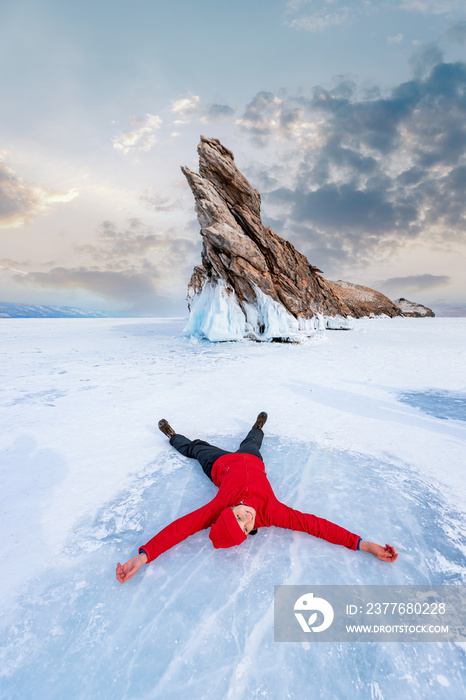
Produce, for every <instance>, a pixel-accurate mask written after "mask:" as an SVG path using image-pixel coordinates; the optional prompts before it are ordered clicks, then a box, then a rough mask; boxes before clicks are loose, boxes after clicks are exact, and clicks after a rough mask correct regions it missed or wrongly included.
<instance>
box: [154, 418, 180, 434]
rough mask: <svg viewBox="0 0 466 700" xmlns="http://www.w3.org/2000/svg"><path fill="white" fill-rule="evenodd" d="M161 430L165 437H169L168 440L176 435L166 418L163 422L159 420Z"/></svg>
mask: <svg viewBox="0 0 466 700" xmlns="http://www.w3.org/2000/svg"><path fill="white" fill-rule="evenodd" d="M158 425H159V430H161V431H162V433H163V434H164V435H166V436H167V438H168V439H170V438H172V437H173V436H174V435H176V433H175V431H174V430H173V428H172V427H171V425H170V423H169V422H168V421H167V420H165V418H162V420H159V423H158Z"/></svg>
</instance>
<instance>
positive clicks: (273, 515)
mask: <svg viewBox="0 0 466 700" xmlns="http://www.w3.org/2000/svg"><path fill="white" fill-rule="evenodd" d="M212 480H213V482H214V484H215V485H216V486H218V493H217V495H216V496H215V498H213V499H212V500H211V501H210V502H209V503H206V505H205V506H202V507H201V508H198V509H197V510H194V511H193V512H192V513H188V514H187V515H184V516H183V517H181V518H178V519H177V520H175V521H173V522H172V523H171V524H170V525H167V527H165V528H164V529H163V530H161V531H160V532H159V533H158V534H157V535H155V537H153V538H152V539H151V540H150V541H149V542H148V543H147V544H145V545H144V546H143V547H141V548H140V550H139V551H142V550H144V552H145V553H146V554H147V561H148V562H149V561H153V560H154V559H156V558H157V557H158V556H160V554H162V553H163V552H166V551H167V549H170V548H171V547H173V546H174V545H175V544H178V542H182V540H184V539H186V537H189V535H193V534H194V533H195V532H199V530H204V529H205V528H208V527H210V526H211V525H212V524H213V523H214V522H215V521H216V520H217V518H218V516H219V515H220V513H221V512H222V510H224V509H225V508H228V507H229V506H236V505H239V504H240V503H244V505H247V506H252V507H253V508H255V510H256V519H255V523H254V526H255V527H269V526H270V525H275V526H276V527H283V528H286V529H287V530H301V531H302V532H307V533H309V534H310V535H314V536H315V537H321V538H322V539H324V540H327V542H333V543H334V544H341V545H344V546H345V547H348V549H357V546H358V541H359V537H358V535H355V534H353V533H352V532H349V531H348V530H345V529H344V528H342V527H340V526H339V525H335V524H334V523H331V522H330V521H328V520H324V519H323V518H317V517H316V516H315V515H310V514H308V513H301V512H300V511H299V510H294V509H293V508H290V507H289V506H287V505H285V504H284V503H281V502H280V501H279V500H278V499H277V497H276V496H275V494H274V492H273V491H272V487H271V485H270V483H269V480H268V479H267V474H266V472H265V466H264V463H263V462H262V460H260V459H259V458H258V457H254V456H253V455H249V454H239V453H237V452H235V453H231V454H227V455H224V456H223V457H219V459H217V460H216V461H215V462H214V465H213V467H212Z"/></svg>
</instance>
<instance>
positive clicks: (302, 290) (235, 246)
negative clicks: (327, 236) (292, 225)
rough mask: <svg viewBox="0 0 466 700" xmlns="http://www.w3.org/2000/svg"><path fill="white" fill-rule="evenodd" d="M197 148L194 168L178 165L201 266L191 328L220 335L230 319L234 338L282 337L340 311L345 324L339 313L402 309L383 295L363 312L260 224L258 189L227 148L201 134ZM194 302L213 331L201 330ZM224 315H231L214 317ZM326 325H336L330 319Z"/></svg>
mask: <svg viewBox="0 0 466 700" xmlns="http://www.w3.org/2000/svg"><path fill="white" fill-rule="evenodd" d="M197 150H198V154H199V174H197V173H195V172H193V171H192V170H190V169H189V168H186V167H182V168H181V170H182V172H183V173H184V175H185V177H186V179H187V181H188V183H189V186H190V188H191V190H192V192H193V195H194V199H195V208H196V212H197V216H198V220H199V224H200V226H201V231H200V233H201V236H202V239H203V247H202V253H201V258H202V265H198V266H196V268H195V269H194V272H193V275H192V277H191V280H190V283H189V285H188V300H189V302H190V310H191V317H190V323H189V324H188V329H189V330H190V331H192V332H193V333H195V332H198V333H200V334H202V333H204V335H207V337H210V336H217V335H221V334H222V332H223V331H225V328H226V326H228V324H230V326H229V327H230V328H231V323H233V321H232V319H235V321H234V324H236V326H235V331H234V335H235V337H242V336H243V335H245V334H247V333H252V335H253V336H254V337H256V338H258V339H267V340H269V339H271V338H282V339H283V338H284V337H286V336H287V334H288V335H293V334H295V332H296V333H299V331H300V330H301V331H304V332H307V331H309V330H312V329H313V328H314V327H315V326H316V324H319V323H320V324H322V323H323V321H322V318H323V317H324V316H325V317H333V318H334V319H335V317H338V318H339V319H341V322H342V326H343V327H345V326H347V325H348V324H347V323H345V322H344V320H343V319H345V318H347V317H349V316H356V317H359V316H365V315H369V314H370V313H385V314H388V315H390V316H396V315H399V314H400V311H399V309H398V308H397V307H396V306H395V305H394V304H393V303H392V302H391V301H390V300H389V299H387V298H386V297H383V295H380V299H379V301H378V303H377V308H378V309H380V310H378V311H373V310H371V311H368V309H367V308H366V306H365V305H364V304H359V303H358V302H357V301H356V300H355V299H351V303H348V302H349V301H350V295H349V294H348V293H347V290H346V289H345V290H344V291H342V290H341V289H340V288H339V287H338V283H329V282H327V281H326V280H325V279H324V278H323V276H322V273H321V270H319V269H318V268H317V267H315V266H313V265H311V264H310V262H309V261H308V259H307V258H306V257H305V256H304V255H302V254H301V253H299V251H297V250H296V248H295V247H294V246H293V245H292V244H291V243H290V242H289V241H286V240H285V239H283V238H280V237H279V236H277V234H276V233H274V232H273V231H272V230H271V229H270V228H267V227H265V226H264V225H263V223H262V220H261V197H260V194H259V192H258V191H257V190H255V189H254V188H253V187H252V185H251V184H250V183H249V182H248V180H247V179H246V178H245V177H244V175H243V174H242V173H241V172H240V171H239V170H238V168H237V167H236V164H235V161H234V156H233V153H232V152H231V151H230V150H229V149H228V148H225V146H223V145H222V144H221V143H220V141H218V139H214V138H206V137H205V136H201V141H200V143H199V146H198V149H197ZM345 284H346V283H345ZM348 284H349V283H348ZM374 294H378V293H376V292H374ZM201 297H203V300H202V303H201V304H199V303H198V302H199V301H200V298H201ZM382 298H383V299H384V300H385V302H383V300H382ZM196 304H197V307H198V310H197V312H196V313H194V306H195V305H196ZM206 305H208V307H209V308H207V306H206ZM233 307H234V311H233V310H232V309H233ZM200 309H203V311H202V313H203V314H206V313H207V314H208V316H209V319H210V321H209V323H210V324H211V325H213V326H216V327H218V328H217V330H218V333H217V331H215V332H210V331H209V333H210V336H209V335H208V334H207V333H206V329H205V322H206V318H205V317H202V318H201V313H200V311H199V310H200ZM222 314H223V315H225V314H227V316H228V315H229V316H228V318H229V319H230V320H229V321H228V319H227V320H225V318H220V317H221V316H222ZM199 324H200V325H199ZM332 324H333V326H334V327H335V325H338V324H337V323H336V322H335V320H334V321H333V322H332ZM201 326H202V328H204V330H202V328H201ZM241 327H242V330H241ZM290 329H291V330H290ZM277 334H278V335H277ZM227 335H228V334H227ZM216 339H218V338H216Z"/></svg>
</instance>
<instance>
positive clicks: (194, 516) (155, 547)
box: [116, 498, 222, 583]
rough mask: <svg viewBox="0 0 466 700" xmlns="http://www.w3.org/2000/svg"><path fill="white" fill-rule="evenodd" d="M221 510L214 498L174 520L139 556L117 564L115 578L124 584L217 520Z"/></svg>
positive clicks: (148, 543)
mask: <svg viewBox="0 0 466 700" xmlns="http://www.w3.org/2000/svg"><path fill="white" fill-rule="evenodd" d="M221 510H222V505H221V504H220V505H219V502H218V501H217V498H214V499H213V500H212V501H210V503H206V505H205V506H202V507H201V508H198V509H197V510H194V511H192V513H188V514H187V515H183V517H181V518H178V519H177V520H174V521H173V522H172V523H170V525H167V527H165V528H164V529H163V530H161V531H160V532H159V533H157V535H155V537H153V538H152V539H151V540H149V542H147V543H146V544H144V545H143V546H142V547H140V548H139V554H138V555H137V556H135V557H132V559H129V560H128V561H127V562H126V563H125V564H123V565H122V564H120V563H119V564H118V566H117V568H116V577H117V579H118V581H119V582H120V583H125V582H126V581H128V580H129V579H130V578H132V577H133V576H134V574H137V572H138V571H139V569H140V568H141V566H143V565H144V564H147V563H148V562H151V561H153V560H154V559H156V558H157V557H158V556H160V555H161V554H163V552H166V551H167V549H170V548H171V547H174V546H175V545H176V544H178V542H182V541H183V540H185V539H186V538H187V537H189V536H190V535H194V533H196V532H199V530H203V529H205V528H207V527H209V526H210V525H212V523H213V522H215V520H216V519H217V517H218V516H219V515H220V513H221Z"/></svg>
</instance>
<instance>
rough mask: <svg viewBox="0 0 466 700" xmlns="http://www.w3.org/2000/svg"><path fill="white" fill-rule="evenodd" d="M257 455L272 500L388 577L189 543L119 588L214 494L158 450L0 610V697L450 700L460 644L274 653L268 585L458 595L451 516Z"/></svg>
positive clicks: (422, 488) (344, 461)
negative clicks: (341, 530) (133, 563)
mask: <svg viewBox="0 0 466 700" xmlns="http://www.w3.org/2000/svg"><path fill="white" fill-rule="evenodd" d="M192 437H194V436H192ZM207 439H209V437H207ZM240 439H241V436H239V435H237V436H236V435H235V436H227V437H225V436H223V437H218V436H210V440H211V441H212V442H214V443H216V444H218V445H219V446H220V447H223V448H225V449H227V450H234V449H236V448H237V445H238V443H239V441H240ZM263 456H264V460H265V463H266V467H267V471H268V476H269V479H270V481H271V483H272V485H273V487H274V489H275V492H276V494H277V496H278V498H280V499H281V500H283V501H285V502H287V503H289V504H290V505H294V506H295V507H296V508H298V509H300V510H307V511H309V512H313V513H315V514H316V515H320V516H323V517H325V518H327V519H330V520H334V521H335V522H337V523H338V524H340V525H342V526H344V527H347V528H348V529H350V530H352V531H353V532H357V533H358V534H361V535H362V536H363V537H364V538H369V539H372V540H373V541H376V542H380V543H382V544H384V543H385V542H390V543H391V544H394V545H395V546H396V547H397V548H399V550H400V557H399V559H398V561H397V562H396V564H394V565H389V564H384V563H382V562H379V561H377V560H376V559H374V558H373V557H370V556H369V555H366V554H364V553H357V552H352V551H349V550H346V549H344V548H341V547H336V546H334V545H331V544H329V543H326V542H323V541H321V540H318V539H315V538H313V537H309V536H308V535H305V534H304V533H292V532H289V531H284V530H279V529H275V528H270V529H266V530H263V531H259V533H258V535H257V536H256V537H253V538H249V539H248V540H247V541H246V542H245V543H244V544H243V545H242V546H241V547H239V548H235V549H234V550H228V551H227V550H223V551H222V550H214V549H213V548H212V546H211V544H210V540H209V539H208V537H207V533H206V532H201V533H198V534H196V535H195V536H193V537H191V538H189V539H188V540H185V541H184V542H183V543H181V544H179V545H178V546H177V547H175V548H173V549H172V550H171V551H169V552H166V553H165V554H164V555H162V556H161V557H160V558H159V559H158V560H156V561H155V562H154V563H152V564H150V565H148V566H146V567H144V568H143V569H142V570H141V572H140V573H139V574H138V575H137V576H136V577H135V578H133V579H132V580H130V581H129V582H128V583H126V584H124V585H121V584H119V583H118V582H117V581H116V579H115V573H114V571H115V566H116V563H117V561H121V562H123V561H126V559H128V558H129V557H130V556H132V555H133V554H135V553H136V551H137V547H138V545H140V544H142V543H144V542H145V541H147V539H149V538H150V537H151V536H152V535H153V534H155V532H157V531H158V530H159V529H161V528H162V527H163V526H164V525H165V524H166V523H168V522H169V521H170V520H171V519H173V518H175V517H177V516H179V515H181V514H184V513H186V512H188V511H190V510H192V509H194V508H197V507H199V506H200V505H202V504H203V503H204V502H206V501H207V500H209V499H210V498H212V497H213V495H214V494H215V491H216V489H215V486H214V485H213V484H212V483H211V482H210V481H209V480H208V479H207V478H206V477H205V475H204V474H203V473H202V471H201V469H200V467H199V466H198V464H197V463H196V462H195V461H192V460H188V459H185V458H183V457H181V456H180V455H179V454H178V453H176V452H174V451H172V450H171V448H169V447H168V446H167V450H166V452H164V453H162V455H161V456H160V457H159V458H158V459H157V461H155V462H153V463H151V464H148V465H146V466H145V468H144V469H142V470H141V472H140V474H139V475H138V477H137V478H136V479H135V480H134V483H133V484H132V486H131V488H130V489H128V491H126V492H125V493H121V494H120V496H119V497H118V498H116V499H114V500H112V501H111V502H109V503H107V504H106V505H105V506H103V507H102V508H101V509H100V510H99V511H98V512H97V513H96V514H95V516H94V517H92V518H90V519H87V520H83V521H82V522H80V523H77V525H76V527H75V528H74V529H75V530H76V534H75V535H73V536H72V539H71V540H70V542H69V543H68V546H67V548H66V551H65V552H63V553H62V554H61V555H60V557H57V560H56V562H55V565H54V567H53V568H50V570H49V571H48V574H47V576H43V577H42V578H40V579H37V580H35V581H33V582H31V583H30V584H29V585H28V586H27V588H26V589H25V590H24V591H23V592H22V593H21V595H18V597H17V600H16V605H15V606H14V608H12V609H10V610H3V611H2V627H1V633H0V641H1V649H0V697H1V698H4V699H5V700H6V699H8V700H14V699H16V698H18V700H19V699H21V700H24V699H25V698H27V699H28V700H35V699H37V700H47V699H49V698H50V699H57V700H58V699H60V700H63V698H69V699H73V698H92V700H98V699H107V698H112V699H119V698H125V699H136V698H137V699H140V698H164V699H165V700H171V699H173V700H175V699H177V700H178V699H179V698H180V697H189V698H194V699H203V698H205V699H209V700H212V699H214V698H229V697H238V696H241V697H249V698H268V699H272V700H275V699H277V700H282V699H283V698H287V697H288V698H299V699H301V698H307V697H318V698H337V699H338V698H345V699H346V698H353V697H354V698H356V697H357V698H385V699H390V698H399V697H409V698H410V699H415V698H422V699H424V698H429V699H430V698H439V699H440V698H442V699H443V698H445V697H447V696H448V697H449V698H453V699H454V698H463V697H464V693H465V688H464V684H463V681H462V677H461V674H462V672H464V666H465V651H464V649H462V648H461V647H460V646H459V645H453V644H449V643H444V644H421V643H418V644H402V643H387V644H380V643H379V644H375V643H372V644H371V643H359V644H348V643H342V644H335V643H333V644H331V643H326V644H324V643H318V644H317V643H314V644H311V643H309V644H279V643H275V642H274V641H273V591H274V585H276V584H282V583H296V584H298V583H299V584H323V585H329V584H349V583H355V584H356V583H360V584H390V583H393V584H403V583H406V584H415V583H418V584H429V583H430V584H441V583H445V584H460V583H462V582H464V573H465V568H466V567H465V564H466V560H465V555H464V551H465V548H464V536H463V532H462V527H461V523H462V517H461V514H460V513H458V512H456V511H455V510H454V509H452V508H451V507H449V506H448V504H446V503H445V501H444V500H443V499H442V497H441V495H440V494H439V493H438V492H437V491H435V489H433V488H431V487H430V486H428V485H427V484H426V483H425V482H424V481H423V480H422V478H420V477H419V476H418V475H416V474H415V473H412V471H411V470H410V469H409V468H408V466H406V465H399V464H397V465H395V464H392V463H390V462H389V461H387V462H382V461H379V460H377V459H375V458H368V457H365V456H361V455H358V454H354V453H349V452H342V451H337V450H322V449H319V448H317V446H316V445H315V444H313V443H309V442H301V443H299V442H296V441H288V440H283V439H278V438H273V437H272V438H269V437H268V438H266V440H265V442H264V447H263Z"/></svg>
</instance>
